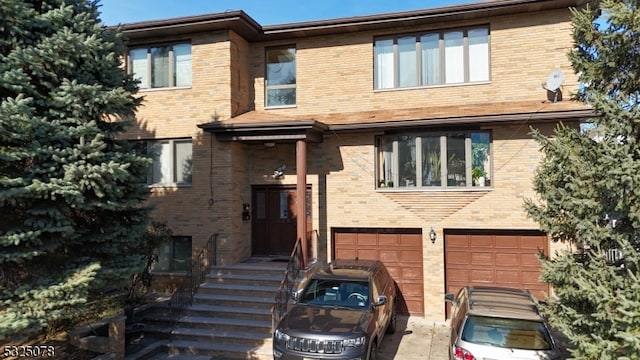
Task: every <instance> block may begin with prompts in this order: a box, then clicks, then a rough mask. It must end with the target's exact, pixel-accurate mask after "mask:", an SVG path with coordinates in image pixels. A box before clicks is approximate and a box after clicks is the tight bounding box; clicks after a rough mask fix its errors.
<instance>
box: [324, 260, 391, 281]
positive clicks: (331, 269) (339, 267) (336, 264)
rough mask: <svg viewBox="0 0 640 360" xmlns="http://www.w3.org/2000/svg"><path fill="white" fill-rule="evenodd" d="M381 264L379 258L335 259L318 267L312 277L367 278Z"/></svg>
mask: <svg viewBox="0 0 640 360" xmlns="http://www.w3.org/2000/svg"><path fill="white" fill-rule="evenodd" d="M381 264H382V263H381V262H380V261H379V260H358V259H336V260H334V261H332V262H331V263H329V264H326V265H324V266H323V267H322V268H320V269H319V270H318V271H317V272H316V273H315V274H313V277H314V278H323V279H328V278H344V279H355V280H368V279H369V276H370V275H371V274H372V273H373V272H374V271H375V269H376V268H377V267H379V266H381Z"/></svg>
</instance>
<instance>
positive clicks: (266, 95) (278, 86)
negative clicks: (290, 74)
mask: <svg viewBox="0 0 640 360" xmlns="http://www.w3.org/2000/svg"><path fill="white" fill-rule="evenodd" d="M281 50H287V51H292V52H293V58H294V60H293V70H294V79H293V80H294V81H293V84H276V85H271V84H269V70H268V67H269V64H271V63H270V62H269V51H281ZM297 62H298V50H297V48H296V46H295V45H284V46H274V47H269V48H266V49H265V62H264V84H265V86H264V105H265V108H282V107H294V106H296V103H297V98H298V94H297V92H298V91H297V82H298V74H297ZM274 64H275V63H274ZM291 89H292V90H293V94H294V97H295V99H294V101H293V103H291V104H275V105H274V104H270V103H269V92H270V91H278V90H291Z"/></svg>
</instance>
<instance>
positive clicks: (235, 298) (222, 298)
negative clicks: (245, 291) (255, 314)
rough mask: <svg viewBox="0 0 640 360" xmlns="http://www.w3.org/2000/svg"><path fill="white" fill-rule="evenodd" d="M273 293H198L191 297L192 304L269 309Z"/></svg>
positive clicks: (272, 300) (273, 296)
mask: <svg viewBox="0 0 640 360" xmlns="http://www.w3.org/2000/svg"><path fill="white" fill-rule="evenodd" d="M275 294H276V293H275V291H274V292H273V294H270V295H269V296H260V297H256V296H246V295H228V294H222V295H220V294H215V293H203V292H198V293H197V294H196V295H195V296H194V297H193V303H194V304H208V305H220V306H239V307H246V308H261V309H271V306H272V305H273V302H274V298H275Z"/></svg>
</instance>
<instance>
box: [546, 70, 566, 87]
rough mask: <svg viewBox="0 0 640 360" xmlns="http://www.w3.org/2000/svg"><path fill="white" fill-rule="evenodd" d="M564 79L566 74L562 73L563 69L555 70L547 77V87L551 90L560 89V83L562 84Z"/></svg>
mask: <svg viewBox="0 0 640 360" xmlns="http://www.w3.org/2000/svg"><path fill="white" fill-rule="evenodd" d="M563 81H564V74H563V73H562V70H560V69H556V70H553V71H552V72H551V74H549V77H548V78H547V83H546V86H545V89H547V90H549V91H556V90H558V88H559V87H560V85H562V82H563Z"/></svg>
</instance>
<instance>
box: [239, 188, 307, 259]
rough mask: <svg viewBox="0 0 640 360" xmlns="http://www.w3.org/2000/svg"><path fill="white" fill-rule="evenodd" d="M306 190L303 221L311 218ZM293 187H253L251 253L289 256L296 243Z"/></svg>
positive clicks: (294, 194)
mask: <svg viewBox="0 0 640 360" xmlns="http://www.w3.org/2000/svg"><path fill="white" fill-rule="evenodd" d="M310 194H311V192H310V190H309V189H307V199H306V201H307V222H310V220H311V216H310V213H311V210H310V209H311V201H310V199H311V196H310ZM296 202H297V199H296V188H295V185H293V186H253V188H252V203H253V206H252V209H253V210H252V212H253V213H252V217H251V218H252V226H251V229H252V230H251V232H252V234H251V251H252V254H253V255H287V256H288V255H289V254H290V253H291V250H292V249H293V245H294V244H295V242H296V229H297V214H296Z"/></svg>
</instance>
